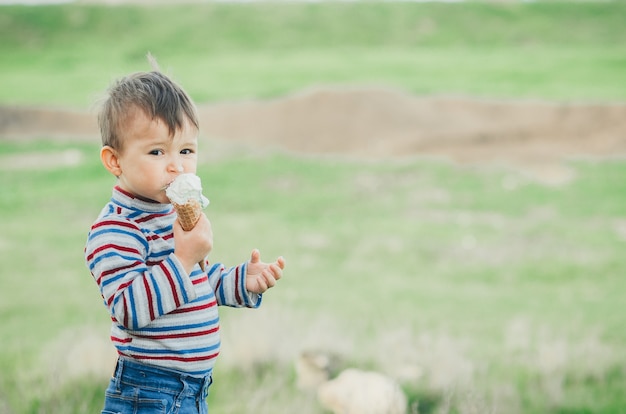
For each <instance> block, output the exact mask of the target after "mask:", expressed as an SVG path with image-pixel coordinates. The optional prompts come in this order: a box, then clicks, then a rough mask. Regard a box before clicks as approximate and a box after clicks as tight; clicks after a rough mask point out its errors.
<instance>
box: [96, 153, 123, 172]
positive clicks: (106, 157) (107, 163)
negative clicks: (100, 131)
mask: <svg viewBox="0 0 626 414" xmlns="http://www.w3.org/2000/svg"><path fill="white" fill-rule="evenodd" d="M100 161H102V165H104V168H106V169H107V170H109V172H110V173H111V174H113V175H114V176H116V177H119V176H120V175H122V167H121V166H120V162H119V156H118V153H117V151H116V150H115V149H113V148H111V147H109V146H108V145H105V146H104V147H102V149H101V150H100Z"/></svg>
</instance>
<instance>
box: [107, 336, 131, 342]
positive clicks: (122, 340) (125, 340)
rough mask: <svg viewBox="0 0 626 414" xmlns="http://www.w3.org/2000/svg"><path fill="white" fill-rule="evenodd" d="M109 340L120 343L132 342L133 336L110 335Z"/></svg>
mask: <svg viewBox="0 0 626 414" xmlns="http://www.w3.org/2000/svg"><path fill="white" fill-rule="evenodd" d="M111 341H113V342H119V343H120V344H127V343H130V342H133V338H118V337H117V336H113V335H111Z"/></svg>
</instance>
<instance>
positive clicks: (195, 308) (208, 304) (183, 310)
mask: <svg viewBox="0 0 626 414" xmlns="http://www.w3.org/2000/svg"><path fill="white" fill-rule="evenodd" d="M215 305H217V302H216V301H215V299H213V301H211V302H209V303H206V304H204V305H198V306H191V307H189V308H188V307H184V308H180V309H175V310H173V311H171V312H170V314H172V313H188V312H195V311H199V310H203V309H209V308H212V307H213V306H215Z"/></svg>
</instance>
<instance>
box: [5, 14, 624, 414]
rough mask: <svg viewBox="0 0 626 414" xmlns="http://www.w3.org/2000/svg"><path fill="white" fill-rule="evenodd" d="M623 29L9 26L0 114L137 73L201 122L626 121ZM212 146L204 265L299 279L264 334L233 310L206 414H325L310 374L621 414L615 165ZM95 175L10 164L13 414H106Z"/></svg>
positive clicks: (67, 160) (249, 22)
mask: <svg viewBox="0 0 626 414" xmlns="http://www.w3.org/2000/svg"><path fill="white" fill-rule="evenodd" d="M624 15H626V6H625V5H623V4H622V3H616V2H614V3H598V4H588V3H575V4H567V3H528V4H526V3H525V4H508V5H496V4H481V3H476V4H474V3H471V4H463V5H458V4H456V5H450V4H410V3H406V4H405V3H401V4H400V3H399V4H375V3H365V4H334V3H329V4H326V3H323V4H299V5H297V4H283V5H277V4H271V3H270V4H247V5H242V4H235V5H227V4H210V5H204V6H200V5H195V6H189V7H185V8H176V7H169V6H168V7H165V6H164V7H157V8H153V9H147V8H142V7H119V8H117V7H116V8H106V7H98V6H69V5H67V6H51V7H17V6H10V7H9V6H5V7H1V8H0V23H1V24H0V39H1V41H0V55H2V56H10V59H0V73H2V76H0V102H1V103H2V104H7V105H31V104H34V105H50V106H73V107H77V108H86V107H88V106H89V105H90V104H91V103H92V102H93V99H94V96H96V95H97V94H98V93H100V92H101V91H102V90H103V89H104V88H105V87H106V85H107V84H108V82H109V80H110V79H112V78H114V77H116V76H118V75H120V74H123V73H126V72H128V71H134V70H144V69H146V68H147V64H146V63H145V53H146V51H147V50H151V51H152V52H153V53H154V54H155V55H156V56H157V58H159V60H160V62H161V64H162V66H163V68H164V69H167V68H171V70H170V72H171V73H173V74H174V76H175V77H176V78H177V79H178V80H180V81H181V83H182V84H183V85H184V86H185V88H186V89H188V90H189V91H190V92H191V93H192V95H193V96H194V98H195V99H196V100H197V101H199V102H207V101H216V100H225V99H241V98H246V97H271V96H278V95H281V94H284V93H288V92H292V91H296V90H299V89H301V88H304V87H308V86H310V85H315V84H321V83H323V84H329V83H331V84H333V83H337V84H346V83H351V84H355V83H382V84H389V85H395V86H399V87H401V88H404V89H406V90H409V91H412V92H414V93H419V94H437V93H458V94H469V95H480V96H496V97H524V98H538V99H559V100H590V99H592V100H601V101H613V100H616V101H625V100H626V70H625V69H626V58H625V56H626V31H624V30H623V28H622V26H623V17H622V16H624ZM573 28H575V29H573ZM122 38H123V39H124V41H123V42H122V40H121V39H122ZM461 68H462V69H461ZM203 145H204V146H203V147H202V148H201V151H202V152H205V151H206V153H215V154H216V155H215V156H212V157H211V161H210V162H209V161H206V162H203V163H202V164H201V165H200V167H199V175H200V176H201V177H202V178H203V182H204V183H205V186H206V188H207V189H208V191H207V195H208V196H209V197H210V198H211V202H212V203H211V206H210V208H209V210H208V214H209V216H210V218H211V220H212V223H213V226H214V232H215V241H216V245H215V250H214V252H213V253H212V256H213V258H214V260H220V261H224V262H225V263H227V264H234V263H238V262H240V261H242V260H244V259H245V258H246V257H247V256H248V254H249V251H250V249H252V248H253V247H259V248H260V249H261V251H262V254H263V256H264V257H274V256H277V255H284V256H285V257H286V258H287V261H288V271H287V273H286V276H285V279H284V280H283V281H282V282H281V285H280V288H276V289H275V290H273V291H271V292H270V293H268V295H267V296H266V298H265V303H264V306H263V307H262V308H261V309H260V310H258V311H247V310H231V309H223V310H222V317H223V341H224V349H223V352H222V355H221V359H220V361H219V362H218V366H217V370H216V373H215V383H214V386H213V387H212V391H211V392H212V393H211V395H210V397H209V400H210V409H211V412H214V413H242V414H245V413H249V412H257V413H296V412H297V413H303V414H306V413H311V414H320V413H322V412H323V411H322V410H321V408H320V407H319V406H318V405H317V404H316V402H315V401H314V399H313V398H312V396H310V395H307V394H305V393H302V392H300V391H298V390H296V388H295V385H294V376H295V374H294V370H293V360H294V358H295V357H296V356H297V355H298V353H299V352H300V351H302V350H305V349H321V350H326V351H330V352H334V353H336V354H338V355H339V356H340V357H341V358H342V360H343V364H344V366H356V367H361V368H372V369H376V370H380V371H383V372H386V373H388V374H390V375H392V376H394V377H396V378H398V379H399V380H400V382H401V385H402V387H403V388H404V390H405V391H406V392H407V394H408V395H409V396H410V398H411V400H412V401H413V402H415V401H417V402H418V404H419V412H420V413H422V414H429V413H430V414H435V413H442V414H443V413H458V414H470V413H481V414H482V413H502V414H510V413H512V414H515V413H531V414H540V413H541V414H543V413H548V414H590V413H594V414H595V413H605V414H613V413H625V412H626V409H625V408H624V407H626V395H625V394H624V392H623V390H624V389H626V366H625V365H624V361H626V333H625V332H624V326H625V323H626V317H624V314H623V312H622V311H621V310H622V309H624V307H625V306H626V298H625V297H624V295H623V291H624V287H625V286H624V285H625V282H624V272H625V269H626V258H625V257H624V254H623V248H624V245H625V243H626V180H624V177H626V163H625V162H624V161H623V160H620V159H616V160H607V161H590V160H576V161H570V162H569V163H568V167H570V168H572V170H573V171H574V179H573V180H572V181H571V182H569V183H567V184H566V185H563V186H559V187H546V186H545V185H542V184H540V183H538V182H535V181H534V180H533V179H532V177H530V176H528V175H526V174H525V173H524V172H522V171H518V170H516V169H512V168H506V167H503V166H499V167H498V166H474V167H469V166H465V167H461V166H457V165H454V164H449V163H445V162H439V161H427V160H419V159H416V160H406V161H403V162H396V163H390V162H386V161H380V162H372V161H368V162H365V161H359V160H354V159H342V158H332V157H329V158H312V157H305V156H296V155H293V154H284V153H280V152H270V153H267V152H257V151H255V150H253V149H249V150H245V149H240V150H239V153H238V155H237V157H236V158H235V157H234V156H233V155H232V154H233V151H224V154H223V156H219V155H220V150H221V147H220V146H219V145H218V144H217V143H203ZM97 151H98V144H97V143H95V142H94V143H93V144H88V143H77V142H71V141H67V142H64V141H62V140H59V141H51V140H48V139H46V137H41V138H40V139H37V140H33V141H22V142H17V141H14V142H11V141H6V140H0V180H1V182H2V187H3V188H2V191H0V213H1V214H2V217H3V218H2V221H1V226H2V227H1V229H2V231H1V232H0V321H1V323H0V348H1V349H2V350H3V352H2V354H1V355H0V373H1V374H0V413H2V414H4V413H32V414H35V413H64V414H66V413H77V414H78V413H85V412H98V411H99V410H100V408H101V404H102V393H103V390H104V387H105V386H106V382H107V380H106V376H107V375H108V374H109V371H110V366H108V365H107V357H106V355H107V351H108V349H107V348H106V347H107V344H106V337H107V332H108V321H107V317H106V312H105V310H104V309H103V306H102V304H101V302H100V297H99V293H98V290H97V287H96V286H95V284H94V282H93V281H92V279H91V277H90V275H89V274H88V272H87V270H86V268H85V266H84V264H83V246H84V241H85V237H86V234H87V230H88V228H89V226H90V224H91V222H92V221H93V220H94V218H95V217H96V215H97V214H98V212H99V210H100V208H101V207H102V206H103V205H104V203H105V202H106V201H107V200H108V198H109V196H110V187H111V186H112V185H113V184H114V180H113V178H112V177H110V176H108V175H107V173H106V172H105V171H104V169H103V168H102V167H101V166H100V164H99V162H98V160H97ZM42 212H45V213H43V214H42Z"/></svg>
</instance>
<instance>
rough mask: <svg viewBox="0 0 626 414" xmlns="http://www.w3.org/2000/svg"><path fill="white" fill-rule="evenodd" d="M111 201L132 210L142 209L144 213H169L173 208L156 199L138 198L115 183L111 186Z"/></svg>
mask: <svg viewBox="0 0 626 414" xmlns="http://www.w3.org/2000/svg"><path fill="white" fill-rule="evenodd" d="M111 201H112V202H113V203H115V204H117V205H119V206H120V207H124V208H127V209H129V210H134V211H142V212H145V213H153V214H154V213H157V214H169V213H171V212H172V211H173V209H174V207H173V206H172V205H171V204H162V203H157V202H156V201H146V200H142V199H139V198H137V197H135V196H134V195H132V194H131V193H129V192H128V191H126V190H123V189H122V188H121V187H120V186H117V185H116V186H115V187H113V196H112V197H111Z"/></svg>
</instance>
